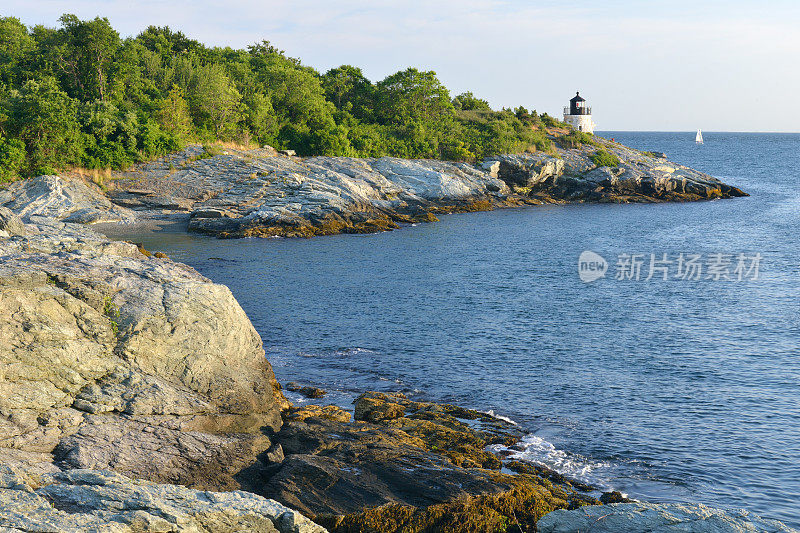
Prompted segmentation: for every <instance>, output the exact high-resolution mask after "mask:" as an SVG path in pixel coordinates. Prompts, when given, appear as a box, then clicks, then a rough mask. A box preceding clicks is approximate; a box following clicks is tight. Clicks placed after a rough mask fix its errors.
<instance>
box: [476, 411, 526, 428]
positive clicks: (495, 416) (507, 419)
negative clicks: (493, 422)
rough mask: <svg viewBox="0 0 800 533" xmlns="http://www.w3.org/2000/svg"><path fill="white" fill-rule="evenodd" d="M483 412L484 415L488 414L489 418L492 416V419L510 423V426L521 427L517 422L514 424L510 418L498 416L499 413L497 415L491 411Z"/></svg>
mask: <svg viewBox="0 0 800 533" xmlns="http://www.w3.org/2000/svg"><path fill="white" fill-rule="evenodd" d="M481 412H482V413H484V414H487V415H489V416H492V417H494V418H496V419H498V420H502V421H503V422H508V423H509V424H513V425H515V426H518V425H519V424H517V423H516V422H514V421H513V420H511V419H510V418H508V417H507V416H503V415H498V414H497V413H495V412H494V411H492V410H491V409H489V410H488V411H481Z"/></svg>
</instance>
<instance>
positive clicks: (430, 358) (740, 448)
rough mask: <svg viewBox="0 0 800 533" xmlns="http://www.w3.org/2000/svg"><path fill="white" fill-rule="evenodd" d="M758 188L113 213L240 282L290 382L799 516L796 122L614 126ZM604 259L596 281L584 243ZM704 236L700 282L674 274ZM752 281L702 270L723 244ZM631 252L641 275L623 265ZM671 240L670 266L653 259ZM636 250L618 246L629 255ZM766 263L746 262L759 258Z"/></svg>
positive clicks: (554, 463)
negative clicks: (271, 210) (256, 233)
mask: <svg viewBox="0 0 800 533" xmlns="http://www.w3.org/2000/svg"><path fill="white" fill-rule="evenodd" d="M601 135H603V136H604V137H607V138H611V137H614V138H615V139H616V140H617V141H620V142H622V143H623V144H627V145H629V146H633V147H635V148H639V149H643V150H655V151H660V152H665V153H666V154H667V156H668V157H669V159H670V160H672V161H677V162H680V163H683V164H686V165H688V166H692V167H694V168H697V169H699V170H702V171H704V172H707V173H709V174H712V175H714V176H716V177H718V178H720V179H722V180H723V181H725V182H726V183H729V184H731V185H734V186H737V187H740V188H741V189H743V190H744V191H746V192H748V193H750V194H751V195H752V196H750V197H749V198H737V199H733V200H723V201H713V202H700V203H686V204H657V205H569V206H543V207H529V208H519V209H504V210H498V211H493V212H487V213H471V214H464V215H452V216H445V217H442V220H441V221H440V222H438V223H434V224H419V225H415V226H413V227H411V226H409V227H405V228H402V229H400V230H397V231H393V232H389V233H382V234H375V235H339V236H331V237H319V238H314V239H310V240H300V239H265V240H259V239H245V240H217V239H213V238H208V237H202V236H196V235H187V234H184V233H180V232H152V231H145V230H143V229H139V228H128V229H127V230H123V229H122V228H113V229H112V230H110V234H112V235H114V236H122V237H124V238H126V239H130V240H136V241H139V242H142V243H143V244H144V245H145V247H146V248H148V249H150V250H153V251H156V250H158V251H163V252H165V253H167V254H168V255H169V256H170V257H171V258H173V259H175V260H178V261H183V262H185V263H188V264H190V265H192V266H193V267H195V268H196V269H197V270H198V271H200V272H201V273H202V274H204V275H206V276H207V277H209V278H211V279H212V280H214V281H216V282H219V283H224V284H225V285H227V286H229V287H230V288H231V290H232V291H233V293H234V295H235V296H236V298H237V299H238V300H239V302H240V303H241V305H242V307H243V308H244V309H245V311H246V312H247V314H248V316H249V317H250V319H251V320H252V322H253V324H254V325H255V327H256V329H257V330H258V332H259V333H260V334H261V336H262V338H263V340H264V344H265V348H266V350H267V357H268V358H269V360H270V361H271V362H272V364H273V367H274V369H275V372H276V374H277V376H278V379H279V380H281V381H283V382H286V381H292V380H294V381H299V382H302V383H304V384H312V385H316V386H320V387H323V388H326V389H329V390H331V391H332V392H331V396H330V400H332V401H335V402H337V403H342V404H346V403H347V402H348V401H350V400H351V399H352V397H353V396H354V395H355V394H357V393H358V392H360V391H363V390H400V391H404V392H406V393H408V394H409V395H411V396H419V397H422V398H425V399H428V400H434V401H446V402H452V403H457V404H460V405H464V406H466V407H472V408H476V409H480V410H484V411H488V410H492V411H493V412H495V413H496V414H498V415H504V416H508V417H510V418H511V419H513V420H515V421H516V422H518V423H519V424H520V425H522V426H523V427H524V428H526V429H527V430H528V431H530V432H531V435H530V436H529V437H527V438H526V439H525V441H524V443H525V445H526V448H525V450H524V451H521V452H518V453H519V455H520V456H521V457H522V458H525V459H528V460H532V461H537V462H542V463H545V464H547V465H549V466H551V467H554V468H556V469H558V470H560V471H562V472H563V473H565V474H569V475H573V476H575V477H579V478H581V479H583V480H586V481H589V482H592V483H595V484H598V485H600V486H602V487H606V488H614V489H617V490H621V491H622V492H625V493H628V494H629V495H630V496H632V497H635V498H639V499H644V500H649V501H659V502H668V501H699V502H703V503H706V504H709V505H713V506H716V507H722V508H739V507H744V508H747V509H748V510H750V511H752V512H755V513H757V514H760V515H762V516H765V517H769V518H776V519H780V520H783V521H784V522H786V523H787V524H789V525H792V526H795V527H798V526H800V501H798V495H800V359H799V356H800V346H799V344H800V343H799V342H798V341H800V310H799V309H800V307H799V306H798V297H800V253H798V252H800V244H798V237H797V234H798V232H799V231H800V135H796V134H736V133H713V132H709V133H705V134H704V135H705V137H706V143H705V144H704V145H702V146H697V145H695V144H694V133H644V132H641V133H629V132H605V133H602V134H601ZM585 250H592V251H594V252H596V253H598V254H600V255H601V256H602V257H604V258H605V259H606V261H608V271H607V273H606V276H605V277H604V278H600V279H598V280H597V281H595V282H593V283H584V282H582V281H581V280H580V278H579V277H578V256H579V255H580V254H581V252H583V251H585ZM681 253H683V254H684V255H685V257H688V255H689V254H701V255H702V259H703V262H704V263H705V264H704V266H705V267H706V270H705V271H704V272H703V275H702V279H700V280H685V279H678V278H676V277H675V274H676V273H677V258H678V256H679V254H681ZM719 253H721V254H725V255H729V256H730V257H727V259H729V260H730V261H731V263H730V265H728V272H729V274H730V276H731V277H733V278H737V273H736V272H735V267H736V266H737V257H738V255H739V254H740V253H743V254H745V256H746V257H747V258H752V257H753V256H754V255H755V254H760V256H761V260H760V265H759V266H760V268H759V273H758V279H752V278H753V277H754V276H753V272H752V271H750V272H749V273H748V275H746V276H743V278H744V279H743V280H742V281H724V280H719V281H714V280H713V279H706V277H707V276H706V274H707V273H708V270H707V267H708V261H711V260H712V258H713V257H714V256H713V255H712V254H719ZM621 254H629V255H632V254H641V255H642V259H643V265H642V272H641V279H640V280H638V281H636V280H634V279H625V280H617V279H615V274H616V272H617V263H618V261H619V259H620V255H621ZM651 254H654V255H655V256H656V258H658V259H661V258H662V257H663V254H667V259H668V260H673V261H675V262H674V263H672V264H670V265H668V266H667V267H666V268H667V269H668V276H669V279H668V280H666V281H665V280H663V279H661V271H656V272H655V275H654V276H653V279H650V280H645V279H644V278H646V277H647V276H648V274H649V272H648V269H649V265H650V259H651V258H650V255H651ZM623 263H624V260H623ZM751 263H752V261H749V263H748V265H747V266H748V267H749V266H751Z"/></svg>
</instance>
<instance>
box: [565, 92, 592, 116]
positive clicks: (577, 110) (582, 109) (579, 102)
mask: <svg viewBox="0 0 800 533" xmlns="http://www.w3.org/2000/svg"><path fill="white" fill-rule="evenodd" d="M569 114H570V115H591V114H592V109H591V108H590V107H589V106H587V105H586V100H585V99H583V98H582V97H581V93H580V92H576V93H575V96H573V97H572V99H571V100H570V101H569Z"/></svg>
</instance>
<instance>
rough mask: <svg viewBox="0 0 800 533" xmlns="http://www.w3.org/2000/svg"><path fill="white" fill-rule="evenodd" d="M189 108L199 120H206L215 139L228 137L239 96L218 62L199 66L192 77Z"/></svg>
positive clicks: (235, 121)
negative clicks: (190, 106) (190, 104)
mask: <svg viewBox="0 0 800 533" xmlns="http://www.w3.org/2000/svg"><path fill="white" fill-rule="evenodd" d="M191 99H192V103H193V105H192V107H193V109H194V111H195V114H196V115H197V117H198V118H199V120H200V121H201V122H208V123H210V124H211V126H212V127H213V130H214V136H215V137H216V138H217V139H222V138H223V137H228V136H229V135H230V134H231V133H232V131H233V130H234V129H235V125H236V123H237V122H238V119H239V117H240V115H239V104H240V101H241V95H240V94H239V91H237V90H236V87H234V85H233V82H231V80H230V78H228V76H227V75H226V74H225V68H224V67H223V66H222V65H219V64H214V63H212V64H208V65H203V66H201V67H200V68H199V69H198V71H197V74H196V76H195V79H194V86H193V89H192V95H191Z"/></svg>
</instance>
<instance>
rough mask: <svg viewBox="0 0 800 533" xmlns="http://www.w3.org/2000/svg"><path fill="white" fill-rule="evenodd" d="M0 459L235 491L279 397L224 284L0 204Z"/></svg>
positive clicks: (265, 440) (262, 446) (273, 420)
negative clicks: (26, 220)
mask: <svg viewBox="0 0 800 533" xmlns="http://www.w3.org/2000/svg"><path fill="white" fill-rule="evenodd" d="M0 226H2V228H3V229H2V230H1V231H2V232H4V233H5V234H6V235H7V236H6V237H4V238H0V317H2V318H1V319H0V462H2V463H3V464H6V465H9V466H14V467H17V468H20V469H22V470H24V471H25V472H28V473H31V474H50V473H56V472H59V471H60V470H62V469H76V468H77V469H111V470H114V471H116V472H120V473H123V474H126V475H128V476H132V477H136V478H142V479H148V480H150V481H154V482H158V483H177V484H181V485H186V486H189V487H193V488H197V489H215V490H227V489H237V488H240V487H241V486H242V484H243V483H246V480H247V477H248V475H250V473H249V471H248V469H249V468H250V467H252V465H253V464H254V463H256V456H257V455H258V454H260V453H262V452H266V451H268V450H269V449H270V447H271V446H272V444H271V441H270V439H269V433H271V432H274V431H277V430H278V429H279V428H280V426H281V423H282V422H281V415H280V412H281V408H282V407H283V406H284V405H285V399H284V398H283V396H282V394H281V393H280V391H279V390H278V388H279V387H278V384H277V382H276V381H275V378H274V375H273V373H272V369H271V367H270V365H269V363H268V362H267V361H266V359H265V358H264V351H263V348H262V345H261V339H260V337H259V336H258V334H257V333H256V331H255V330H254V329H253V326H252V325H251V324H250V321H249V320H248V319H247V316H246V315H245V314H244V311H242V309H241V307H240V306H239V304H238V303H237V302H236V300H235V299H234V298H233V296H232V295H231V293H230V290H228V288H227V287H224V286H221V285H217V284H214V283H211V282H210V281H209V280H207V279H205V278H203V277H202V276H200V275H199V274H198V273H197V272H196V271H194V270H193V269H191V268H190V267H187V266H185V265H182V264H179V263H174V262H172V261H170V260H168V259H156V258H153V257H147V255H145V254H143V253H142V252H141V251H140V250H139V249H138V248H137V247H136V246H135V245H132V244H128V243H124V242H112V241H108V240H107V239H105V238H103V237H101V236H100V235H98V234H96V233H93V232H91V231H89V230H87V229H85V228H84V227H82V226H78V225H74V224H63V223H60V222H55V221H52V219H41V220H39V221H38V222H37V223H36V224H27V225H26V224H23V223H22V221H21V220H20V219H19V218H17V217H16V216H15V215H14V214H13V213H11V212H10V211H9V210H8V209H6V208H0Z"/></svg>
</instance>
